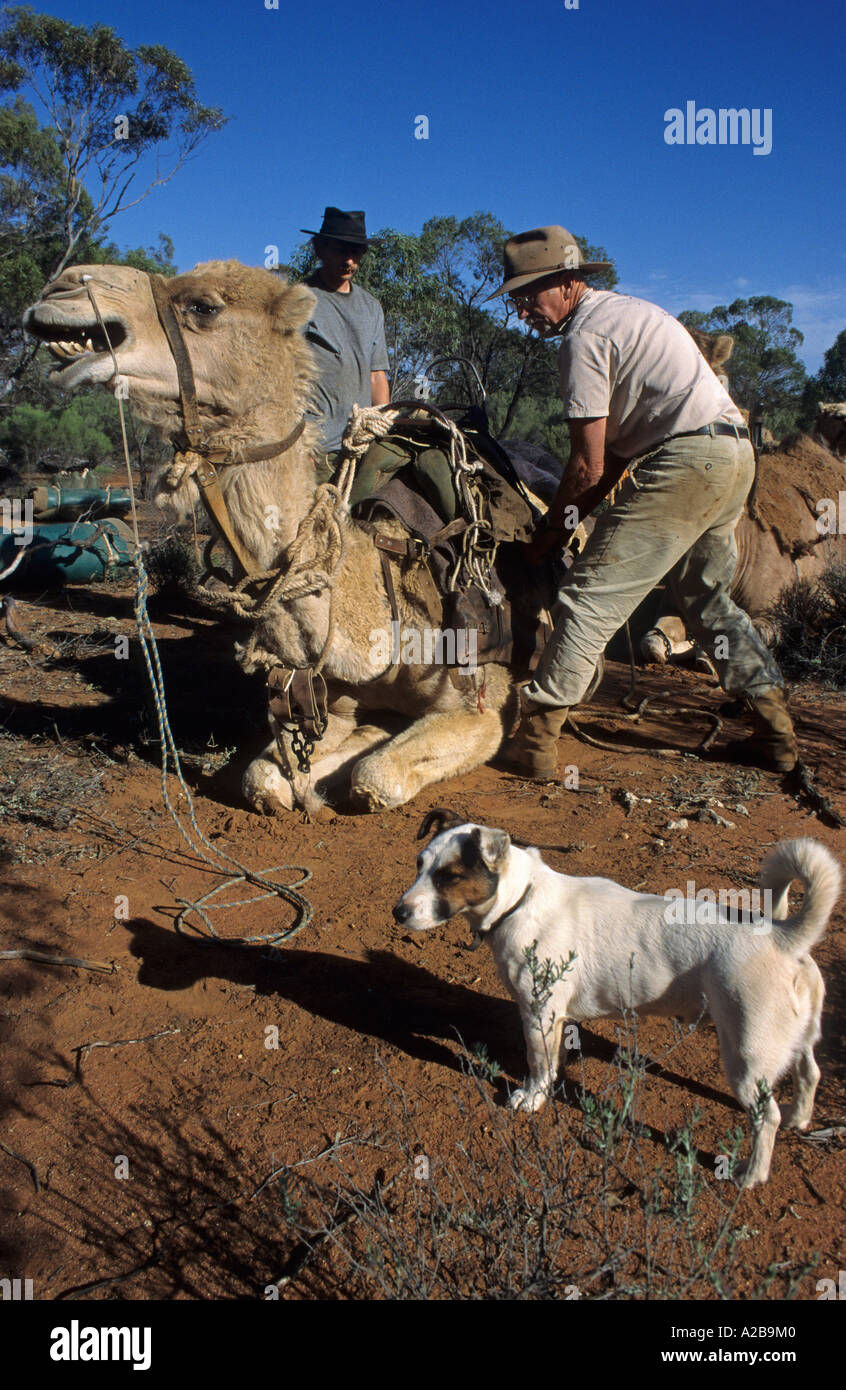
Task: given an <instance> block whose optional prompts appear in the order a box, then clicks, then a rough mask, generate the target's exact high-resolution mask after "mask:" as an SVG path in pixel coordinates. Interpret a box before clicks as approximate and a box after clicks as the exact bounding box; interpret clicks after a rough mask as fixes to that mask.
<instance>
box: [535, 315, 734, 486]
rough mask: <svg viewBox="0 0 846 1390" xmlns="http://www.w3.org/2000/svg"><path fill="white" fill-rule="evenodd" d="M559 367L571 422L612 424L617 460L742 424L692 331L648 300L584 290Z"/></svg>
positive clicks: (567, 328)
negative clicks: (716, 426)
mask: <svg viewBox="0 0 846 1390" xmlns="http://www.w3.org/2000/svg"><path fill="white" fill-rule="evenodd" d="M558 365H559V370H560V373H561V396H562V399H563V401H564V417H565V419H567V420H590V419H595V418H599V417H604V418H606V419H607V421H608V423H607V425H606V443H607V445H608V448H609V450H610V451H611V452H612V453H614V454H616V455H617V456H618V457H619V458H623V459H630V458H634V457H635V456H636V455H637V454H642V453H645V452H646V451H647V450H648V449H652V448H654V447H655V446H656V445H657V444H660V442H661V440H662V439H666V438H667V436H668V435H671V434H684V433H685V432H686V431H687V430H698V429H700V428H701V427H702V426H703V425H710V424H712V423H714V422H715V421H717V420H724V421H726V422H728V423H729V424H732V425H738V426H742V425H743V423H744V421H743V416H742V415H741V414H740V411H739V410H738V408H737V406H736V405H735V404H734V402H733V401H732V399H731V397H730V396H729V394H728V392H727V391H726V390H725V389H724V388H723V387H722V386H721V385H720V383H719V381H718V380H717V378H716V376H715V375H714V373H713V372H712V371H711V368H710V367H709V366H708V363H707V362H706V361H705V358H704V357H703V356H702V353H701V352H700V351H699V349H698V347H697V346H696V344H695V342H694V341H693V339H692V338H691V336H690V334H689V333H688V331H687V329H686V328H683V327H682V325H681V324H680V323H679V321H678V319H674V318H673V317H672V315H671V314H668V313H667V312H666V310H664V309H660V308H659V307H658V305H657V304H650V303H649V302H648V301H647V300H645V299H633V298H632V296H631V295H628V294H615V293H614V292H613V291H611V290H592V289H588V290H586V291H585V293H584V294H583V295H582V297H581V299H580V300H579V302H578V304H577V305H576V307H575V309H574V310H573V312H572V314H571V315H570V317H569V319H568V320H567V322H566V324H565V326H564V330H563V337H562V341H561V347H560V349H559V352H558Z"/></svg>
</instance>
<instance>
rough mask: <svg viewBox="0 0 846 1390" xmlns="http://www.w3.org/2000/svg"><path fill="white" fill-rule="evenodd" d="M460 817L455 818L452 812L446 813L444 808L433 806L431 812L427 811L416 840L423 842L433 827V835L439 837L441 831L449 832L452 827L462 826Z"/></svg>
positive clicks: (462, 822) (462, 821)
mask: <svg viewBox="0 0 846 1390" xmlns="http://www.w3.org/2000/svg"><path fill="white" fill-rule="evenodd" d="M464 823H465V822H464V820H463V818H462V817H461V816H457V815H456V814H455V812H454V811H448V810H447V809H446V808H445V807H444V806H435V807H433V809H432V810H431V811H427V812H426V814H425V816H424V817H423V819H422V821H421V822H420V829H419V830H418V832H417V838H418V840H425V838H426V836H427V835H428V834H429V832H430V830H431V829H432V826H434V827H435V834H436V835H440V833H441V831H442V830H449V829H450V827H451V826H453V825H464Z"/></svg>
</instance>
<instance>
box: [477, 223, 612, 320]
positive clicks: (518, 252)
mask: <svg viewBox="0 0 846 1390" xmlns="http://www.w3.org/2000/svg"><path fill="white" fill-rule="evenodd" d="M502 260H503V268H504V270H505V281H504V283H503V284H501V285H500V287H499V289H498V290H494V292H493V294H489V295H488V299H496V298H497V296H498V295H501V294H510V293H511V292H512V290H519V289H522V287H523V286H524V285H531V284H532V282H533V281H535V280H543V279H544V278H545V277H546V276H547V275H555V274H556V272H560V273H562V274H563V272H564V271H568V270H569V271H576V272H578V274H579V275H591V274H593V272H594V271H597V270H610V269H611V264H612V263H611V261H585V260H583V259H582V248H581V247H580V246H579V243H578V242H577V241H576V238H575V237H574V236H571V235H570V233H569V232H568V231H567V229H566V227H533V228H532V230H531V231H530V232H520V234H519V236H513V237H511V238H510V239H509V240H508V241H507V242H506V243H505V250H504V252H503V257H502ZM485 303H487V300H485Z"/></svg>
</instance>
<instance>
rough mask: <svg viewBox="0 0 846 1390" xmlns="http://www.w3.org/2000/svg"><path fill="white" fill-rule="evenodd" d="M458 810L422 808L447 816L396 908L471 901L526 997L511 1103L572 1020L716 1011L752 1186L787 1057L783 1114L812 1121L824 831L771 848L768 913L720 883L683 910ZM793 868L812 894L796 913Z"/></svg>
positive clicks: (439, 910) (543, 1083)
mask: <svg viewBox="0 0 846 1390" xmlns="http://www.w3.org/2000/svg"><path fill="white" fill-rule="evenodd" d="M450 816H451V813H449V812H443V811H430V812H429V814H428V815H427V816H426V818H425V819H424V821H423V824H422V825H421V827H420V831H419V833H418V839H422V838H424V836H425V835H427V834H428V833H429V831H430V829H431V828H432V825H433V824H436V825H437V826H438V830H437V833H436V834H435V835H434V837H433V839H432V840H431V841H430V843H429V844H428V845H427V847H426V848H425V849H424V850H423V851H422V853H421V854H420V856H419V858H418V860H417V869H418V878H417V880H416V882H415V883H414V884H413V885H412V887H411V888H409V889H408V891H407V892H406V893H404V894H403V896H402V897H401V898H400V900H399V902H398V903H397V905H396V907H395V908H394V917H395V918H396V920H397V921H398V922H400V923H401V924H402V925H403V926H406V927H410V928H411V929H412V930H413V931H426V930H428V929H429V928H431V927H436V926H440V925H441V923H443V922H446V921H448V920H449V919H450V918H451V917H454V916H455V915H456V914H457V913H460V912H464V913H466V914H467V916H468V917H469V919H470V923H471V926H472V929H473V936H474V940H475V941H476V943H477V944H479V943H480V942H481V941H482V940H487V941H488V942H489V944H490V947H491V950H492V951H493V954H494V959H495V960H496V963H497V967H498V969H499V973H500V976H501V977H502V980H503V983H504V984H505V985H506V986H507V988H508V989H509V991H510V992H511V994H512V995H513V997H514V999H516V1001H517V1003H518V1004H519V1006H520V1017H521V1019H522V1023H523V1031H524V1034H525V1038H526V1048H527V1051H528V1062H529V1078H528V1080H527V1081H526V1082H525V1083H524V1086H523V1088H522V1089H521V1090H519V1091H515V1092H514V1093H513V1094H512V1096H511V1101H510V1103H511V1105H512V1106H513V1107H514V1108H515V1109H520V1108H522V1109H527V1110H538V1109H540V1107H541V1106H542V1105H543V1103H544V1101H545V1100H546V1097H547V1095H548V1094H549V1093H550V1092H551V1090H552V1088H553V1086H554V1084H555V1078H556V1076H557V1073H558V1051H559V1045H560V1040H561V1030H562V1027H563V1025H564V1023H565V1022H566V1021H567V1020H572V1021H574V1022H578V1021H580V1020H587V1019H592V1018H606V1017H620V1016H621V1015H622V1013H623V1012H624V1011H625V1010H627V1009H633V1010H637V1011H639V1012H641V1013H645V1014H662V1015H666V1016H672V1017H676V1018H680V1019H682V1020H684V1021H685V1022H688V1023H692V1022H693V1021H694V1020H696V1019H697V1018H700V1017H702V1015H703V1014H704V1013H706V1012H707V1013H708V1014H710V1016H711V1018H712V1019H713V1021H714V1023H715V1024H716V1028H717V1033H718V1035H719V1040H720V1053H721V1056H722V1059H723V1065H724V1067H725V1070H726V1075H727V1077H728V1081H729V1084H730V1086H731V1088H732V1090H733V1091H734V1094H735V1095H736V1097H737V1099H738V1100H739V1101H740V1104H741V1105H742V1106H743V1107H744V1109H745V1110H746V1111H747V1113H748V1114H749V1117H750V1123H751V1128H752V1155H751V1158H750V1161H749V1164H748V1165H747V1168H746V1172H745V1176H744V1186H746V1187H751V1186H752V1185H753V1184H754V1183H761V1182H766V1180H767V1177H768V1175H769V1171H770V1160H771V1158H772V1151H773V1145H774V1143H775V1136H776V1130H777V1129H778V1126H779V1122H780V1119H781V1118H782V1117H781V1116H780V1114H779V1109H778V1106H777V1105H776V1103H775V1100H774V1099H773V1096H772V1090H773V1088H774V1087H775V1084H776V1082H777V1081H778V1079H779V1077H780V1076H782V1075H783V1074H784V1073H785V1072H786V1071H787V1070H788V1069H789V1068H790V1067H792V1069H793V1103H792V1105H791V1106H790V1108H789V1110H788V1111H786V1113H785V1115H784V1116H783V1119H784V1123H785V1124H786V1125H789V1126H791V1127H793V1128H796V1129H807V1128H808V1127H809V1125H810V1122H811V1112H812V1110H813V1104H814V1094H815V1092H816V1088H817V1082H818V1081H819V1078H820V1073H819V1069H818V1067H817V1064H816V1061H815V1059H814V1043H815V1042H817V1041H818V1039H819V1036H820V1012H821V1009H822V1001H823V993H824V988H823V982H822V976H821V975H820V972H819V970H818V969H817V966H816V965H815V963H814V961H813V960H812V959H811V957H810V955H809V954H808V952H809V951H810V950H811V948H812V947H813V946H814V944H815V943H816V942H817V941H819V939H820V937H821V936H822V934H823V932H824V931H825V928H826V924H827V922H828V919H829V917H830V915H831V911H832V908H833V907H834V904H835V902H836V901H837V898H838V896H839V894H840V888H841V872H840V868H839V866H838V864H837V862H836V860H835V859H834V858H833V856H832V855H831V854H829V852H828V850H827V849H825V848H824V847H823V846H822V845H820V844H818V843H817V842H816V841H815V840H786V841H784V842H783V843H782V844H780V845H778V846H777V847H776V848H775V849H774V850H773V851H772V852H771V853H770V855H769V856H768V857H767V859H766V861H765V863H764V866H763V869H762V871H761V880H760V881H761V887H762V889H763V890H764V891H765V893H766V894H769V895H771V901H772V904H773V906H772V911H771V913H769V914H768V916H767V917H766V918H764V917H761V916H758V917H755V916H754V915H753V916H751V917H750V916H748V915H747V917H746V920H745V921H744V920H737V914H732V913H731V912H730V911H727V910H726V909H724V908H721V907H718V906H717V905H716V903H715V901H714V895H713V894H711V895H710V896H711V901H710V902H707V903H704V904H703V903H695V904H693V905H692V906H693V908H694V911H693V912H687V913H686V914H684V917H685V920H683V921H682V922H680V921H679V913H678V911H677V910H674V909H677V908H678V903H677V902H671V901H668V898H662V897H657V896H654V895H652V894H648V893H634V892H632V891H631V890H630V889H628V888H623V887H621V886H620V885H619V884H618V883H613V882H612V881H611V880H610V879H607V878H572V877H570V876H568V875H567V874H559V873H556V872H555V871H554V870H553V869H550V868H549V867H548V866H547V865H546V864H544V863H543V861H542V860H541V857H540V851H539V850H536V849H530V850H522V849H518V848H517V847H516V846H515V845H513V844H512V843H511V840H510V839H509V837H508V835H507V834H506V832H505V831H504V830H492V829H489V828H487V827H486V826H482V825H473V824H470V823H464V824H455V823H452V824H450V825H449V828H448V829H443V828H442V827H443V826H444V824H445V822H446V823H449V818H450ZM451 819H452V821H453V822H455V820H456V819H457V818H455V817H451ZM794 879H800V880H801V882H802V884H803V887H804V889H805V896H804V899H803V902H802V906H801V907H800V909H799V910H798V912H795V913H794V914H793V916H787V907H788V903H787V894H788V889H789V887H790V884H791V883H792V882H793V880H794ZM765 901H766V898H765ZM703 908H704V909H705V910H701V909H703ZM703 918H704V919H705V920H704V921H703V920H702V919H703ZM571 953H572V959H571ZM565 967H566V968H565ZM761 1081H763V1082H765V1083H766V1085H765V1087H764V1088H763V1089H761V1088H760V1086H759V1083H760V1082H761Z"/></svg>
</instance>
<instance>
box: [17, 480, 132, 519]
mask: <svg viewBox="0 0 846 1390" xmlns="http://www.w3.org/2000/svg"><path fill="white" fill-rule="evenodd" d="M30 496H31V497H32V505H33V507H34V509H35V515H36V516H37V517H38V519H39V521H73V519H74V518H75V517H78V516H82V515H84V516H85V517H86V519H87V520H92V519H93V518H94V517H100V516H124V515H125V514H126V513H127V512H128V511H129V509H130V507H131V506H132V498H131V497H130V495H129V489H128V488H125V487H78V486H77V487H58V486H55V485H51V486H50V487H36V488H33V490H32V492H31V494H30Z"/></svg>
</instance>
